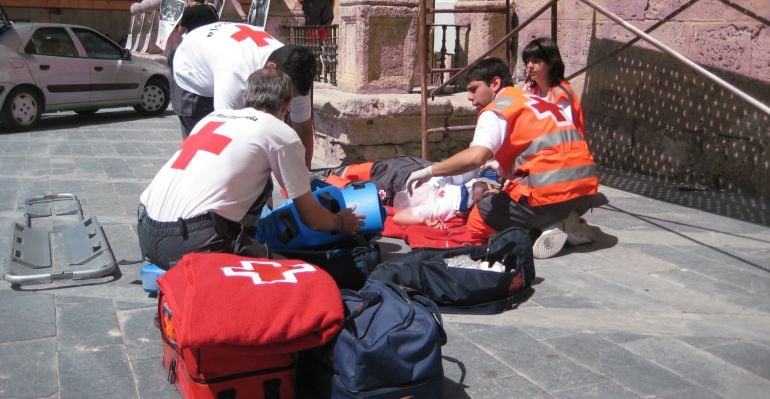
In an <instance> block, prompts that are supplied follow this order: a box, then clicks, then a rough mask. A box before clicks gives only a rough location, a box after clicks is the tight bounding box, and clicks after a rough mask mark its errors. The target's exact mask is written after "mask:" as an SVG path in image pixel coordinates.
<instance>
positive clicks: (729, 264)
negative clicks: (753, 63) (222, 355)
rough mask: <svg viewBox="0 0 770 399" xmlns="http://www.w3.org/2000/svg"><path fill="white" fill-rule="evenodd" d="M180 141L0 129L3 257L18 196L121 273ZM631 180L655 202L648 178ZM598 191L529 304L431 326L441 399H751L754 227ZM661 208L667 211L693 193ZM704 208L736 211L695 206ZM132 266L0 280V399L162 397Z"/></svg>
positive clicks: (167, 123)
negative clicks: (54, 196) (87, 236)
mask: <svg viewBox="0 0 770 399" xmlns="http://www.w3.org/2000/svg"><path fill="white" fill-rule="evenodd" d="M0 129H2V127H0ZM179 143H180V136H179V127H178V121H177V119H176V117H175V116H174V115H173V114H171V113H170V112H168V113H166V114H164V115H162V116H160V117H157V118H142V117H139V116H138V115H137V114H136V113H135V112H134V111H133V110H132V109H129V108H126V109H117V110H109V111H100V112H99V113H97V114H96V115H94V117H93V118H87V119H83V118H80V117H78V116H76V115H74V114H72V113H63V114H58V115H50V116H48V115H47V116H45V118H44V120H43V121H42V123H41V126H40V128H39V129H37V130H34V131H31V132H23V133H6V132H3V131H1V130H0V224H2V225H4V226H7V227H2V226H0V248H4V249H3V250H2V251H6V252H7V251H8V248H9V240H10V239H11V235H10V225H11V223H12V222H15V221H20V220H21V218H22V212H23V202H24V199H26V198H29V197H31V196H34V195H39V194H43V193H60V192H70V193H74V194H76V195H77V196H78V197H79V198H80V199H81V201H82V205H83V210H84V213H85V215H86V217H89V216H96V217H97V218H98V220H99V222H100V223H101V224H102V226H103V228H104V230H105V234H106V235H107V237H108V239H109V241H110V245H111V247H112V249H113V251H114V253H115V257H116V259H117V260H128V261H131V260H137V259H138V258H139V250H138V242H137V240H136V231H135V221H136V206H137V204H138V198H139V194H140V193H141V191H142V190H143V189H144V187H145V186H146V185H147V184H148V183H149V180H150V179H151V178H152V176H154V174H155V172H156V171H157V170H158V168H160V166H161V165H163V163H165V162H166V160H167V158H168V157H169V156H170V155H171V153H173V151H174V150H175V149H176V148H177V146H178V145H179ZM316 166H326V165H316ZM603 176H604V175H603ZM609 176H611V180H612V181H615V182H617V181H618V179H620V177H619V176H620V174H617V173H615V174H610V175H609ZM624 178H629V179H630V178H631V177H627V176H626V177H624ZM641 180H642V183H643V185H645V187H646V190H648V191H649V192H654V191H655V190H654V187H652V186H653V185H654V184H655V181H654V180H652V179H641ZM621 183H622V182H621ZM619 185H622V184H619ZM627 186H629V187H632V186H634V184H631V183H629V184H627ZM663 188H665V189H667V190H668V189H669V188H670V187H668V186H665V187H663ZM602 191H603V192H604V193H605V194H606V195H607V197H608V198H609V199H610V201H611V202H610V204H609V205H607V206H603V207H600V208H597V209H594V210H593V211H592V212H589V213H587V214H586V215H585V218H586V219H587V220H588V222H589V223H590V224H591V225H593V226H595V227H594V228H595V231H596V232H597V234H598V236H599V239H598V240H597V242H595V243H593V244H591V245H587V246H582V247H576V248H569V249H566V250H565V251H563V252H562V253H561V254H559V256H556V257H554V258H551V259H546V260H537V261H536V263H535V265H536V268H537V273H538V278H537V284H536V285H535V287H534V288H535V293H534V295H533V296H532V297H531V298H530V300H529V301H527V302H525V303H524V304H521V305H520V306H519V307H518V308H517V309H515V310H510V311H507V312H505V313H503V314H500V315H494V316H474V315H445V316H444V321H445V327H446V330H447V334H448V337H449V341H448V343H447V345H446V346H444V348H443V354H444V369H445V380H444V392H445V395H444V396H445V397H446V398H448V399H464V398H480V399H492V398H495V399H496V398H500V399H509V398H514V397H516V398H518V397H521V398H672V399H674V398H676V399H682V398H698V399H703V398H736V399H743V398H766V397H767V394H766V392H770V389H768V388H770V335H768V331H770V228H769V227H768V226H765V225H761V224H753V223H749V222H745V221H741V220H737V219H732V218H729V217H725V216H720V215H716V214H712V213H706V212H703V211H700V210H697V209H692V208H688V207H684V206H681V205H676V204H671V203H667V202H661V201H658V200H654V199H651V198H647V197H642V196H640V195H637V194H634V193H630V192H626V191H622V190H618V189H613V188H610V187H602ZM667 192H668V193H669V194H671V192H670V191H667ZM675 194H676V197H677V198H676V201H674V202H677V203H680V204H683V203H688V200H687V199H686V198H683V196H685V195H704V194H702V193H690V194H687V193H675ZM708 198H715V199H716V200H718V199H719V198H724V199H725V200H730V199H735V198H734V196H726V195H721V194H720V195H713V196H711V197H704V198H700V199H697V201H695V202H698V201H701V202H702V201H705V200H708ZM752 204H755V205H752ZM717 205H719V204H717ZM738 205H740V207H738V208H731V209H730V213H731V214H733V215H734V214H736V212H738V213H739V211H741V209H743V210H744V211H746V210H747V209H748V210H749V211H752V212H753V213H752V212H749V213H752V214H753V215H755V216H757V215H758V217H755V218H754V220H766V219H763V217H764V216H762V215H763V214H764V213H766V211H765V208H764V206H765V201H764V200H763V201H759V202H756V201H754V200H751V199H749V200H742V201H738ZM752 206H755V207H757V208H758V209H751V208H750V207H752ZM714 207H716V205H715V206H714ZM741 207H742V208H741ZM746 207H749V208H746ZM712 208H713V207H712ZM380 244H381V249H382V251H383V257H384V258H390V257H393V256H395V255H397V254H398V253H402V252H404V251H406V250H407V248H406V247H405V246H404V245H403V242H401V241H400V240H395V239H382V240H381V241H380ZM7 255H8V254H7V253H2V254H0V256H2V257H6V256H7ZM140 267H141V264H127V265H121V266H120V267H119V271H118V272H117V273H116V274H115V275H114V276H108V277H104V278H100V279H93V280H84V281H60V282H54V283H50V284H41V285H34V286H24V287H11V286H10V284H8V283H7V282H4V281H2V282H0V398H30V399H32V398H78V399H83V398H85V399H89V398H141V399H164V398H177V397H179V395H178V393H177V392H176V390H175V389H174V387H173V386H172V385H169V384H168V383H167V382H166V373H165V372H164V371H163V369H162V367H161V364H160V357H161V340H160V334H159V332H158V331H157V329H156V328H155V327H154V326H153V324H152V315H153V314H154V312H155V306H156V298H154V297H151V296H149V295H147V294H146V293H144V292H143V291H142V289H141V281H140V276H139V269H140Z"/></svg>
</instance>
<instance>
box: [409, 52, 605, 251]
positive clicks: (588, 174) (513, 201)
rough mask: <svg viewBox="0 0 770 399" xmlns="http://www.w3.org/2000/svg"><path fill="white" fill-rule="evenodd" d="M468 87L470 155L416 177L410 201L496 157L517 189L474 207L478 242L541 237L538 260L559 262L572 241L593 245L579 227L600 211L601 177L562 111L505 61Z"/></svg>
mask: <svg viewBox="0 0 770 399" xmlns="http://www.w3.org/2000/svg"><path fill="white" fill-rule="evenodd" d="M466 81H467V90H468V100H469V101H471V102H472V103H473V105H474V106H475V107H476V109H477V111H478V112H479V116H478V121H477V124H476V129H475V131H474V136H473V140H472V141H471V143H470V145H469V147H468V148H467V149H465V150H463V151H461V152H459V153H457V154H455V155H453V156H451V157H450V158H448V159H446V160H443V161H441V162H438V163H434V164H432V165H430V166H427V167H425V168H423V169H420V170H417V171H415V172H413V173H412V174H411V175H410V176H409V178H408V180H407V183H406V184H407V190H408V191H409V193H410V194H411V193H412V192H413V190H414V189H415V188H416V187H418V186H420V185H421V184H423V183H425V182H426V181H428V180H429V179H430V178H431V177H433V176H451V175H458V174H462V173H467V172H469V171H473V170H477V169H478V168H479V167H480V166H482V165H484V164H485V163H486V162H487V161H489V160H490V159H492V158H493V157H494V159H495V160H496V161H497V162H498V163H499V165H500V169H501V172H502V173H503V176H502V177H504V178H506V179H507V180H508V181H509V183H508V184H507V185H506V186H504V188H503V189H502V190H501V192H500V193H499V194H495V195H490V196H487V197H485V198H483V199H481V200H480V201H479V202H478V203H477V204H476V206H475V207H473V210H472V211H471V212H470V214H469V216H468V222H467V226H468V228H469V229H470V230H471V232H472V233H473V234H476V235H484V236H488V235H490V234H492V233H494V232H497V231H502V230H504V229H506V228H508V227H512V226H518V227H521V228H524V229H527V230H530V229H539V230H541V231H542V234H541V235H540V236H539V237H538V238H537V239H536V240H535V242H534V245H533V254H534V256H535V257H537V258H549V257H552V256H554V255H556V254H557V253H559V252H560V251H561V249H562V248H563V247H564V244H565V243H566V242H567V241H569V242H570V243H571V244H573V245H577V244H583V243H588V242H591V240H592V239H591V238H590V237H589V236H588V235H587V234H585V233H584V231H582V230H581V226H584V225H583V224H581V223H580V221H579V219H580V215H582V214H583V213H585V212H586V211H587V210H588V209H590V208H591V207H592V206H593V203H594V199H595V196H596V194H597V190H598V185H599V177H598V175H597V172H596V163H595V162H594V158H593V155H592V154H591V151H590V150H589V148H588V143H587V142H586V141H585V138H584V137H583V135H581V134H580V133H579V132H578V130H577V129H576V127H575V125H574V124H573V123H572V122H571V121H570V120H569V119H568V118H567V117H566V116H564V114H563V113H562V112H561V109H559V107H558V106H556V105H555V104H553V103H549V102H547V101H545V100H543V99H542V98H540V97H538V96H536V95H533V94H531V93H527V92H525V91H524V90H522V89H519V88H516V87H514V86H513V80H512V78H511V73H510V69H509V67H508V65H506V64H505V63H504V62H503V61H502V60H500V59H499V58H488V59H484V60H482V61H480V62H478V63H477V64H476V65H474V66H472V67H471V68H470V69H469V70H468V71H467V73H466Z"/></svg>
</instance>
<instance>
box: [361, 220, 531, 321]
mask: <svg viewBox="0 0 770 399" xmlns="http://www.w3.org/2000/svg"><path fill="white" fill-rule="evenodd" d="M461 255H468V256H469V257H470V258H471V259H472V260H474V261H480V260H485V261H488V262H489V264H493V263H494V262H500V263H501V264H502V265H503V266H504V267H505V270H506V271H505V272H497V271H490V270H481V269H472V268H464V267H450V266H448V264H447V259H450V258H453V257H456V256H461ZM369 278H370V279H372V280H380V281H389V282H393V283H396V284H399V285H401V286H404V287H409V288H413V289H416V290H418V291H422V292H423V293H425V295H426V296H427V297H428V298H430V299H432V300H433V301H434V302H436V304H437V305H438V306H439V308H440V309H441V312H442V313H469V314H495V313H500V312H503V311H505V310H508V309H511V308H513V306H514V305H517V304H518V303H521V302H523V301H524V300H526V299H527V298H529V296H530V295H531V294H532V292H533V290H532V288H531V285H532V281H533V279H534V278H535V263H534V259H533V257H532V244H531V241H530V238H529V235H528V234H527V233H526V232H525V231H524V230H522V229H520V228H516V227H513V228H509V229H506V230H504V231H502V232H500V233H498V234H497V235H495V236H494V237H492V238H491V239H490V241H489V244H487V245H475V246H468V247H459V248H450V249H435V248H423V249H417V250H414V251H412V252H409V253H406V254H404V255H401V256H398V257H395V258H393V259H390V260H388V261H385V262H383V263H381V264H380V265H379V266H377V268H376V269H375V270H374V271H372V273H371V274H370V276H369Z"/></svg>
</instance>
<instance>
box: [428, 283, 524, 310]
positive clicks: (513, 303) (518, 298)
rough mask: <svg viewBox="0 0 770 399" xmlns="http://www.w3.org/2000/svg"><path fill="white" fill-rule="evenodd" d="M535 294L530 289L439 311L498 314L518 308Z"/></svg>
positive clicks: (445, 307) (441, 307) (443, 307)
mask: <svg viewBox="0 0 770 399" xmlns="http://www.w3.org/2000/svg"><path fill="white" fill-rule="evenodd" d="M534 292H535V290H534V289H532V288H531V287H530V288H527V289H524V290H521V291H519V292H517V293H515V294H513V295H511V296H507V297H505V298H500V299H495V300H492V301H488V302H483V303H477V304H475V305H465V306H439V309H440V310H441V313H445V314H481V315H487V314H498V313H502V312H504V311H506V310H510V309H514V308H516V307H517V306H518V304H520V303H522V302H524V301H526V300H527V299H529V297H530V296H532V294H533V293H534Z"/></svg>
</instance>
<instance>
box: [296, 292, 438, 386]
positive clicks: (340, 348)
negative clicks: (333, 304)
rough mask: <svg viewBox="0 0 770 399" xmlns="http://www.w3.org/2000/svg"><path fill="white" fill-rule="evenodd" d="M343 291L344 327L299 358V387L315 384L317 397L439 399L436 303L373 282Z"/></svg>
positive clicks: (417, 293) (414, 293)
mask: <svg viewBox="0 0 770 399" xmlns="http://www.w3.org/2000/svg"><path fill="white" fill-rule="evenodd" d="M341 292H342V299H343V302H344V306H345V312H346V315H347V317H346V323H345V326H344V327H343V329H342V331H341V332H340V334H339V336H338V337H337V339H336V340H335V341H333V342H332V343H330V345H327V346H326V347H323V348H318V349H315V350H313V351H311V352H306V353H303V354H301V355H300V371H299V372H300V376H299V379H300V380H302V379H303V378H305V380H304V381H301V382H300V385H304V384H314V387H315V392H314V393H315V397H321V398H329V397H330V398H334V399H343V398H344V399H352V398H357V399H360V398H366V399H386V398H387V399H391V398H392V399H398V398H404V397H412V398H421V399H422V398H436V399H440V398H441V397H442V385H443V379H444V369H443V367H442V364H441V346H442V345H444V344H445V343H446V333H445V332H444V328H443V321H442V319H441V314H440V313H439V310H438V307H437V306H436V304H435V303H433V301H431V300H430V299H429V298H428V297H426V296H424V295H423V294H421V293H419V292H417V291H414V290H405V289H402V288H401V287H399V286H398V285H396V284H393V283H386V282H380V281H373V280H368V281H367V282H366V284H365V285H364V287H363V288H362V289H361V290H358V291H354V290H341Z"/></svg>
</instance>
